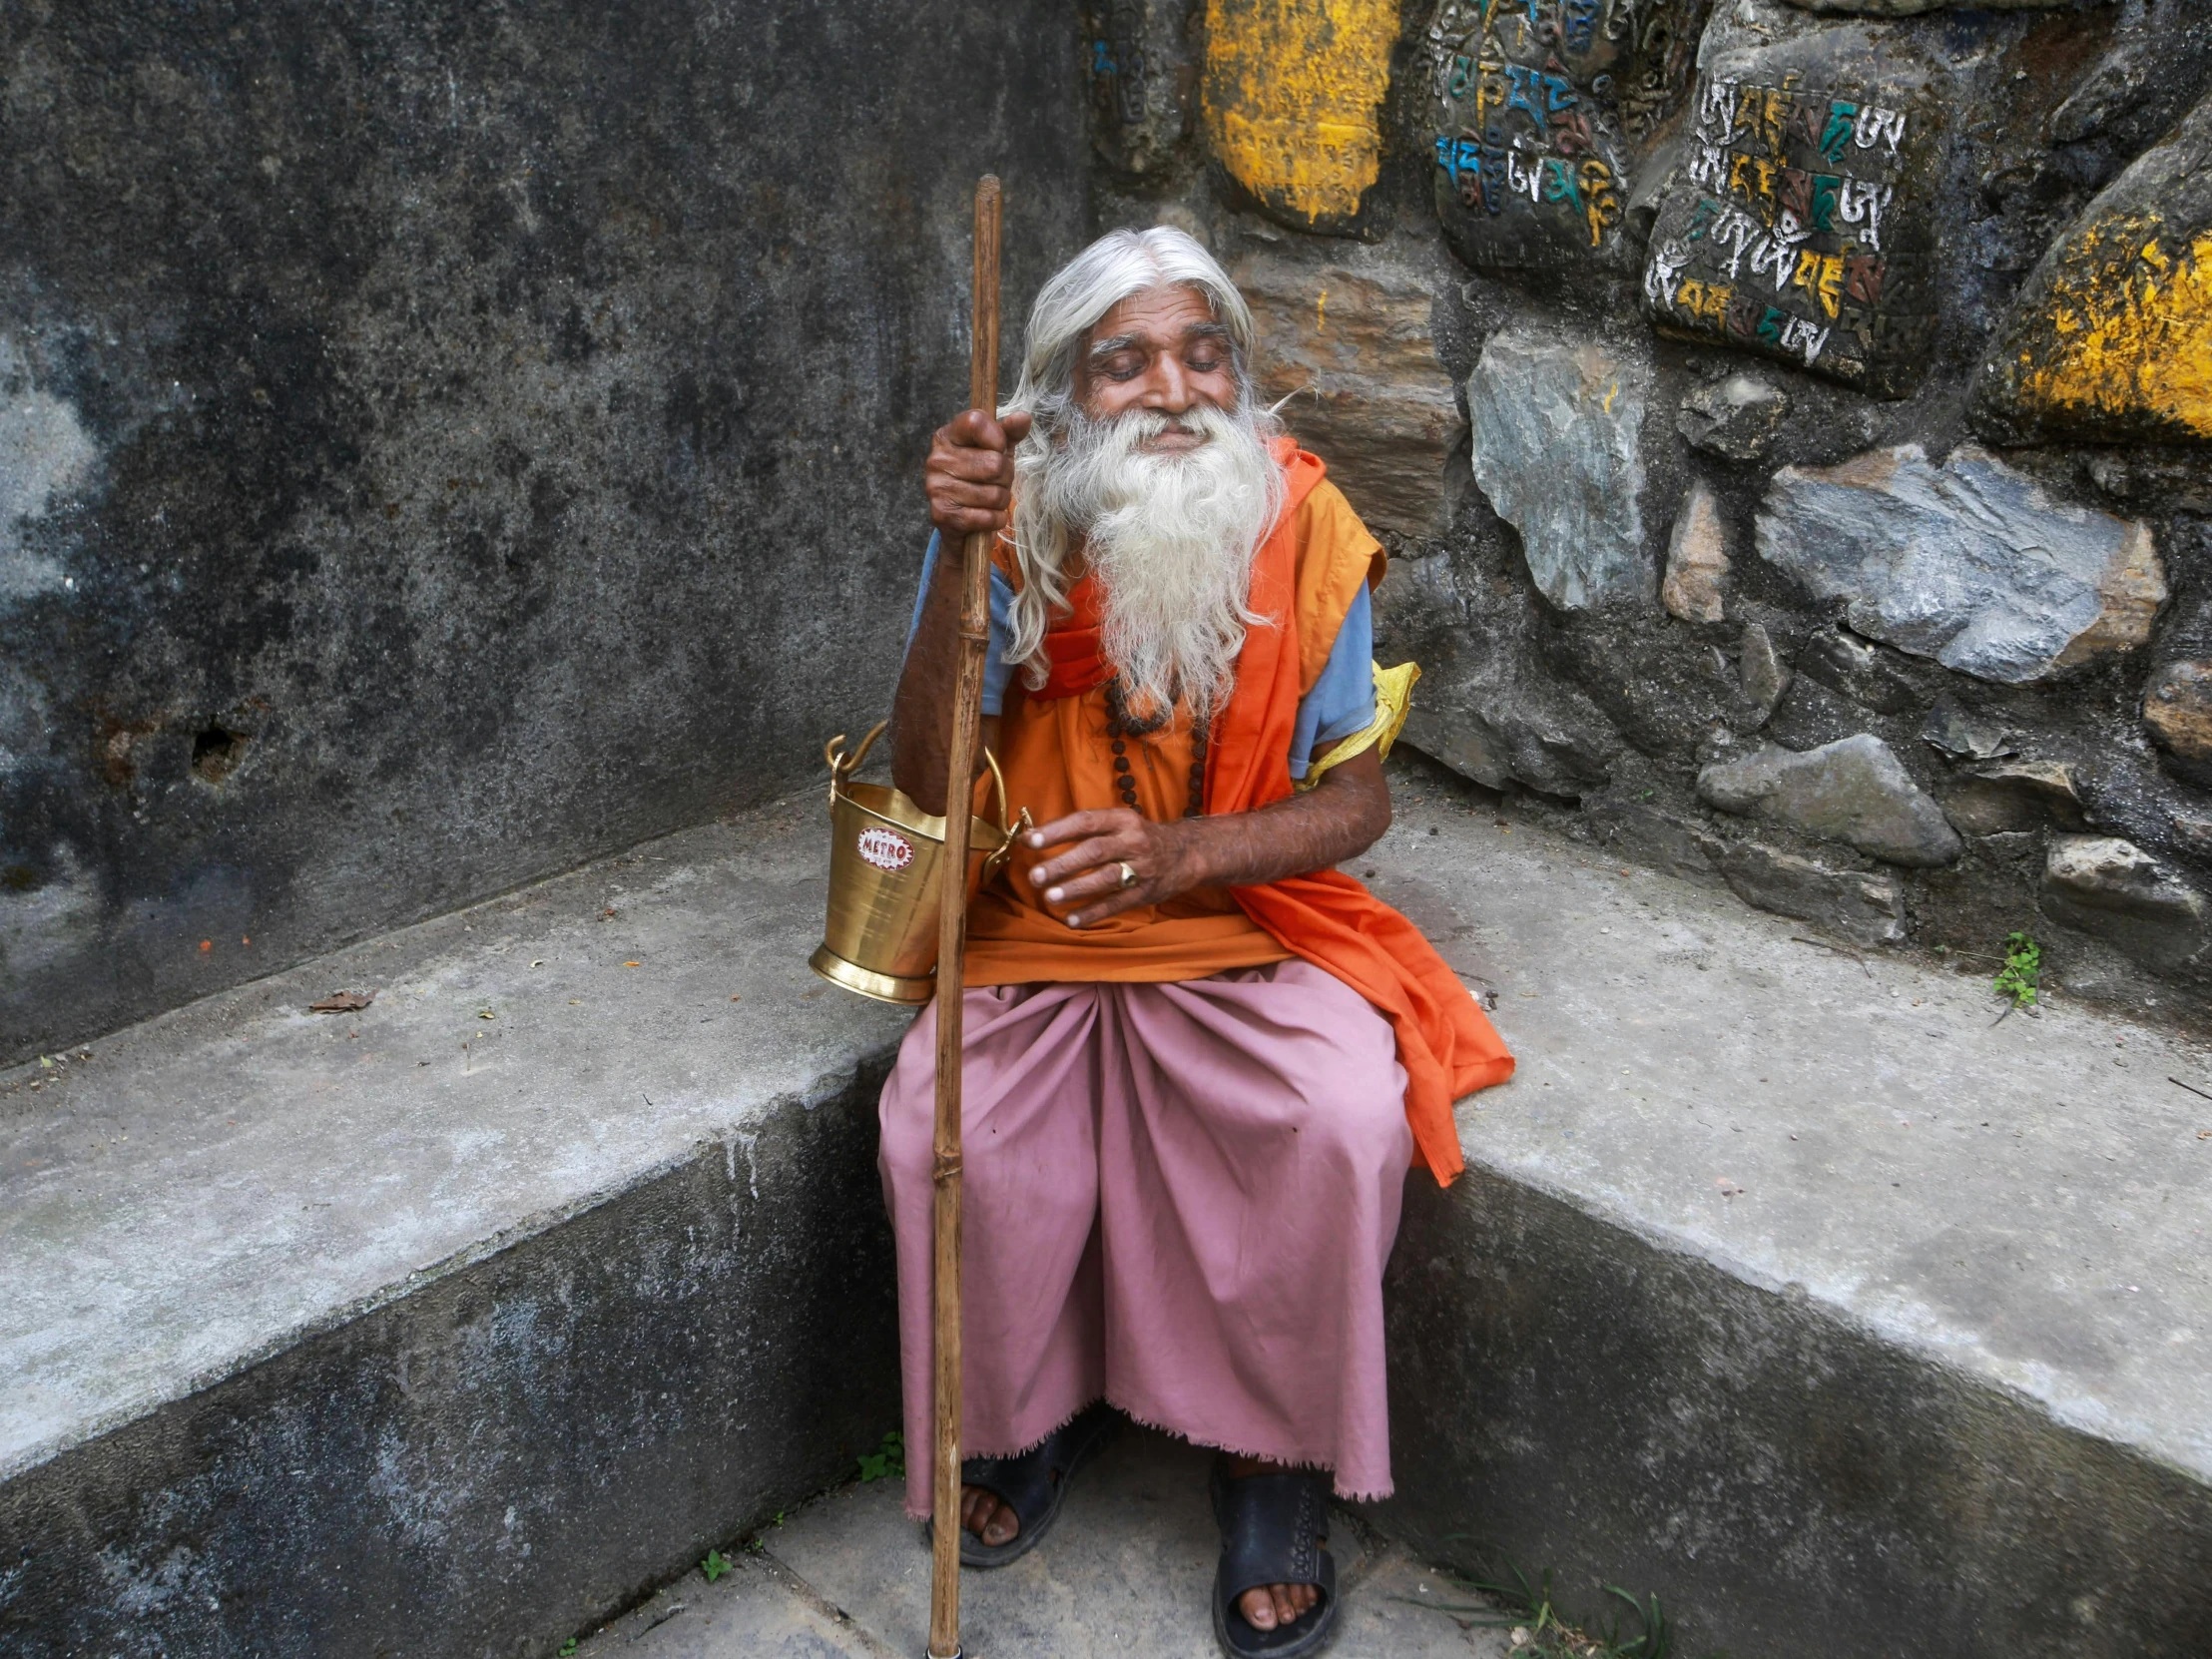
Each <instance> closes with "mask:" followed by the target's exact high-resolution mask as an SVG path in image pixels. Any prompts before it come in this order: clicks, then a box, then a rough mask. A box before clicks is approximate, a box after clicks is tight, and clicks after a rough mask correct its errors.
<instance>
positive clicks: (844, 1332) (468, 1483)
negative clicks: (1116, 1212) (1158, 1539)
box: [0, 1064, 898, 1659]
mask: <svg viewBox="0 0 2212 1659" xmlns="http://www.w3.org/2000/svg"><path fill="white" fill-rule="evenodd" d="M883 1069H884V1068H883V1067H882V1066H881V1065H880V1064H877V1065H873V1066H869V1067H866V1068H864V1069H863V1070H862V1072H861V1074H860V1075H859V1076H858V1077H857V1078H856V1079H855V1080H854V1082H853V1084H852V1086H851V1088H850V1089H849V1090H847V1091H846V1092H845V1093H844V1094H843V1095H842V1096H841V1097H838V1098H834V1099H831V1100H830V1101H828V1102H825V1103H822V1104H818V1105H815V1106H812V1107H809V1106H805V1105H802V1104H800V1103H798V1102H796V1101H794V1102H791V1103H789V1104H788V1105H786V1106H785V1107H784V1108H782V1109H781V1110H779V1111H777V1112H775V1113H774V1114H772V1115H771V1116H769V1117H768V1118H766V1119H765V1120H764V1121H763V1122H762V1124H761V1126H760V1128H759V1130H758V1132H757V1133H758V1137H759V1138H758V1139H757V1140H756V1141H753V1142H752V1143H751V1144H750V1145H749V1146H748V1149H747V1157H746V1161H745V1162H744V1163H743V1164H732V1163H731V1162H730V1157H731V1154H730V1151H729V1149H728V1148H727V1147H725V1146H722V1145H718V1144H713V1143H709V1144H708V1145H706V1146H705V1147H703V1148H702V1149H701V1150H700V1152H699V1153H698V1154H697V1155H696V1156H695V1157H693V1158H691V1159H690V1160H688V1161H687V1162H686V1163H684V1164H682V1165H680V1166H679V1167H678V1168H676V1169H674V1170H672V1171H670V1172H669V1173H667V1174H665V1175H663V1176H660V1177H658V1178H656V1179H653V1180H650V1181H647V1182H644V1183H642V1184H640V1185H639V1186H637V1187H635V1188H632V1189H631V1190H629V1191H628V1192H625V1193H623V1194H621V1195H620V1196H619V1197H617V1198H614V1199H612V1200H610V1201H609V1202H607V1203H605V1204H602V1205H600V1206H598V1207H597V1208H595V1209H592V1210H589V1211H587V1212H585V1213H584V1214H582V1215H579V1216H576V1217H573V1218H571V1219H568V1220H565V1221H562V1222H560V1223H558V1224H557V1225H554V1226H552V1227H550V1228H546V1229H545V1230H543V1231H540V1232H536V1233H535V1234H534V1235H533V1236H531V1237H530V1238H528V1239H526V1240H524V1241H523V1242H521V1243H519V1244H516V1245H514V1246H512V1247H510V1248H508V1249H506V1250H503V1251H500V1252H497V1253H495V1254H492V1255H489V1256H487V1257H486V1258H485V1259H483V1260H480V1261H476V1262H472V1263H468V1264H464V1265H461V1266H459V1267H457V1268H455V1269H454V1270H453V1271H450V1272H447V1273H445V1274H443V1275H441V1276H438V1277H436V1278H434V1279H433V1280H432V1281H431V1282H430V1283H429V1284H428V1285H426V1286H425V1287H424V1288H422V1289H421V1290H419V1291H416V1292H414V1293H413V1294H411V1295H407V1296H404V1297H402V1298H401V1299H399V1300H397V1301H395V1302H393V1303H391V1304H389V1305H387V1306H385V1307H383V1308H381V1309H378V1310H377V1311H375V1312H373V1313H370V1314H366V1315H364V1316H362V1317H360V1318H357V1319H353V1320H351V1321H348V1322H346V1323H343V1324H340V1325H338V1326H336V1327H335V1328H334V1329H332V1330H329V1331H327V1332H325V1333H323V1334H321V1335H319V1336H315V1337H310V1338H309V1339H307V1340H306V1341H304V1342H301V1343H299V1344H297V1345H295V1346H292V1347H289V1348H287V1349H285V1350H284V1352H282V1353H281V1354H279V1355H277V1357H275V1358H273V1359H271V1360H269V1361H266V1362H265V1363H263V1364H262V1365H259V1366H257V1367H255V1368H254V1369H253V1370H251V1371H249V1372H246V1373H244V1374H243V1375H240V1376H238V1377H236V1378H233V1379H232V1380H230V1381H228V1382H226V1383H221V1384H219V1385H218V1386H216V1387H214V1388H210V1389H207V1390H205V1391H203V1392H200V1393H196V1394H193V1395H191V1396H189V1397H187V1398H184V1399H180V1400H178V1401H176V1402H174V1403H172V1404H169V1405H166V1406H164V1407H163V1408H161V1409H160V1410H158V1411H156V1412H154V1413H153V1414H151V1415H149V1416H146V1417H142V1418H140V1419H138V1420H137V1421H135V1422H133V1423H131V1424H130V1425H129V1426H127V1427H125V1428H121V1429H118V1430H116V1431H115V1432H113V1433H110V1434H107V1435H105V1436H103V1437H101V1438H98V1439H95V1440H92V1441H89V1442H87V1443H86V1444H83V1445H80V1446H78V1447H75V1448H74V1449H72V1450H70V1451H68V1452H65V1453H63V1454H62V1455H61V1456H59V1457H56V1458H54V1459H53V1460H51V1461H50V1462H47V1463H45V1464H43V1465H41V1466H39V1467H38V1468H36V1469H34V1470H32V1471H31V1472H29V1473H27V1474H23V1475H20V1476H18V1477H17V1478H16V1479H14V1480H12V1481H10V1482H9V1483H8V1484H7V1485H6V1487H5V1488H4V1496H0V1539H5V1540H7V1549H6V1558H5V1559H0V1590H4V1591H5V1594H4V1595H0V1608H4V1610H0V1649H5V1651H7V1652H8V1653H9V1654H11V1655H20V1656H21V1659H61V1656H63V1655H66V1654H75V1653H93V1652H98V1653H109V1652H113V1653H171V1654H195V1655H209V1656H217V1655H233V1654H236V1655H247V1654H308V1653H314V1654H321V1653H332V1654H335V1653H356V1654H363V1655H374V1654H382V1655H401V1654H452V1655H464V1654H465V1655H484V1656H491V1655H498V1656H501V1659H507V1656H514V1655H523V1656H531V1655H549V1654H551V1653H553V1652H554V1651H555V1649H556V1648H557V1647H558V1646H559V1645H560V1642H561V1640H562V1638H563V1637H564V1636H566V1635H567V1634H568V1633H569V1632H571V1631H574V1630H577V1629H581V1628H583V1627H584V1626H585V1625H587V1624H589V1623H590V1622H591V1621H592V1620H594V1619H598V1618H603V1617H605V1616H607V1615H608V1614H610V1613H611V1612H613V1611H615V1610H616V1609H618V1608H620V1607H622V1606H624V1605H626V1604H627V1603H628V1602H629V1600H630V1599H631V1598H633V1597H635V1596H636V1595H638V1594H639V1593H641V1592H642V1591H644V1590H645V1589H647V1588H649V1587H650V1586H652V1585H654V1584H657V1583H660V1582H662V1581H664V1580H666V1579H668V1578H670V1577H673V1576H674V1575H675V1574H677V1573H679V1572H681V1571H682V1570H683V1569H684V1568H685V1567H687V1566H689V1565H690V1564H692V1563H694V1562H696V1561H698V1560H699V1559H700V1557H701V1556H703V1555H704V1554H705V1553H706V1552H707V1550H708V1549H709V1547H711V1546H714V1545H725V1546H727V1545H728V1544H729V1543H730V1542H731V1534H732V1533H733V1531H734V1530H736V1528H737V1527H739V1526H741V1525H745V1524H748V1523H758V1522H761V1521H765V1520H766V1519H768V1517H769V1516H770V1515H771V1514H772V1513H773V1512H774V1511H775V1510H777V1509H779V1508H782V1507H784V1506H786V1505H789V1504H792V1503H795V1502H796V1501H798V1500H799V1499H800V1498H803V1497H806V1496H809V1495H811V1494H812V1493H814V1492H816V1491H819V1490H820V1489H821V1488H822V1487H823V1486H825V1485H826V1484H828V1483H830V1482H831V1481H833V1480H835V1479H837V1478H838V1477H840V1476H842V1475H848V1474H850V1473H851V1471H852V1467H853V1463H852V1459H853V1457H854V1455H855V1454H856V1453H857V1452H860V1451H863V1450H868V1449H871V1448H872V1447H873V1446H874V1445H875V1443H876V1441H877V1438H878V1437H879V1436H880V1435H881V1433H882V1432H883V1430H884V1429H885V1428H887V1427H889V1426H891V1425H892V1424H895V1423H896V1422H897V1420H898V1375H897V1338H896V1334H895V1319H896V1309H895V1304H894V1294H893V1290H892V1281H893V1274H892V1268H891V1259H890V1234H889V1229H888V1228H887V1226H886V1225H885V1223H884V1221H883V1213H882V1205H881V1202H880V1200H879V1198H878V1197H877V1194H876V1187H875V1171H874V1168H873V1161H874V1150H875V1121H874V1120H875V1096H876V1093H877V1092H878V1090H879V1089H880V1088H881V1086H882V1076H883Z"/></svg>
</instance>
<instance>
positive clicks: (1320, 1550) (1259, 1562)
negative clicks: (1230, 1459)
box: [1213, 1457, 1337, 1659]
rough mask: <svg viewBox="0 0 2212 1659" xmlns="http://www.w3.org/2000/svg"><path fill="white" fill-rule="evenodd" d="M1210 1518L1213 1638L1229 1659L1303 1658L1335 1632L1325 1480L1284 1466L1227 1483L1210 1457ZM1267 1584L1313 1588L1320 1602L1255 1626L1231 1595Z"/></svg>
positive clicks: (1220, 1463) (1221, 1464)
mask: <svg viewBox="0 0 2212 1659" xmlns="http://www.w3.org/2000/svg"><path fill="white" fill-rule="evenodd" d="M1213 1488H1214V1519H1215V1520H1217V1521H1219V1522H1220V1523H1221V1566H1220V1568H1219V1569H1218V1570H1217V1571H1216V1572H1215V1574H1214V1635H1215V1637H1216V1639H1217V1640H1219V1641H1220V1643H1221V1650H1222V1652H1224V1653H1226V1654H1228V1655H1229V1659H1305V1656H1306V1655H1310V1654H1316V1653H1319V1652H1321V1650H1322V1649H1323V1648H1325V1647H1327V1646H1328V1645H1329V1641H1330V1638H1331V1637H1333V1636H1335V1635H1336V1633H1337V1561H1336V1557H1335V1556H1333V1555H1331V1554H1330V1553H1329V1551H1328V1549H1327V1548H1325V1547H1324V1546H1325V1545H1326V1544H1327V1543H1328V1540H1329V1488H1330V1483H1329V1476H1328V1475H1326V1474H1323V1473H1320V1472H1317V1471H1315V1470H1313V1469H1286V1470H1283V1471H1280V1472H1277V1473H1273V1474H1248V1475H1245V1476H1244V1477H1243V1478H1241V1479H1235V1480H1233V1479H1231V1478H1230V1477H1229V1474H1228V1469H1227V1459H1225V1458H1219V1457H1217V1458H1216V1459H1214V1477H1213ZM1269 1584H1312V1585H1314V1586H1316V1587H1317V1588H1318V1589H1319V1590H1320V1591H1321V1599H1320V1600H1319V1601H1317V1602H1315V1603H1314V1605H1313V1606H1312V1607H1310V1608H1308V1609H1307V1610H1306V1611H1305V1612H1303V1613H1301V1614H1300V1615H1299V1616H1298V1617H1297V1619H1296V1620H1294V1621H1293V1622H1292V1623H1290V1624H1286V1625H1279V1626H1277V1627H1276V1628H1275V1629H1273V1630H1260V1629H1256V1628H1255V1627H1254V1626H1252V1625H1251V1624H1249V1623H1247V1622H1246V1620H1245V1616H1244V1614H1243V1613H1242V1612H1241V1611H1239V1610H1238V1607H1237V1598H1238V1597H1239V1596H1241V1595H1243V1594H1244V1593H1245V1592H1246V1591H1247V1590H1257V1589H1260V1588H1262V1587H1264V1586H1266V1585H1269Z"/></svg>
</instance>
